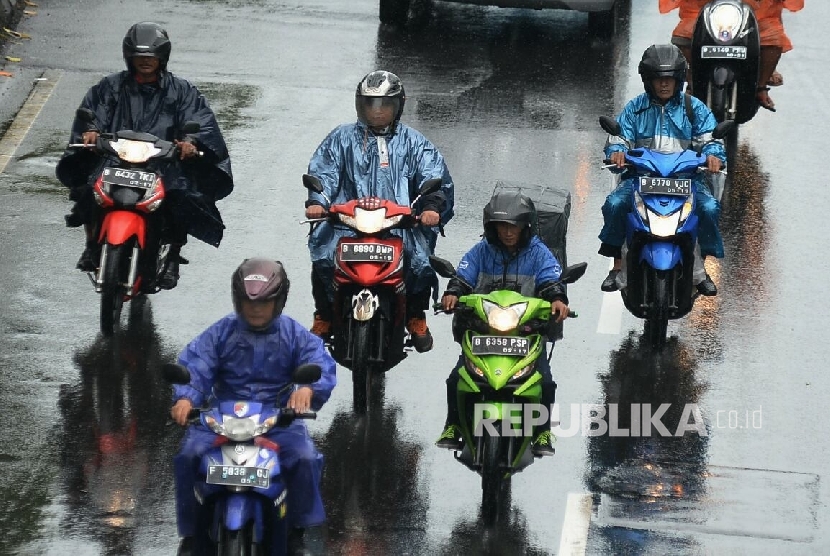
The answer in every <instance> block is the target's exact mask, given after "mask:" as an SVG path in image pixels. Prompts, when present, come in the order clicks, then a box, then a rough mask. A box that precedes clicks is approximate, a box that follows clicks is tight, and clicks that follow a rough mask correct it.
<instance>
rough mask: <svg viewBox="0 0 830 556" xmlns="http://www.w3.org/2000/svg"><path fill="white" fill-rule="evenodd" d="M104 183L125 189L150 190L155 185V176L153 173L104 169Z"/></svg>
mask: <svg viewBox="0 0 830 556" xmlns="http://www.w3.org/2000/svg"><path fill="white" fill-rule="evenodd" d="M103 178H104V182H105V183H111V184H113V185H123V186H126V187H138V188H141V189H150V188H151V187H153V186H154V185H155V184H156V175H155V174H154V173H153V172H141V171H139V170H126V169H124V168H104V175H103Z"/></svg>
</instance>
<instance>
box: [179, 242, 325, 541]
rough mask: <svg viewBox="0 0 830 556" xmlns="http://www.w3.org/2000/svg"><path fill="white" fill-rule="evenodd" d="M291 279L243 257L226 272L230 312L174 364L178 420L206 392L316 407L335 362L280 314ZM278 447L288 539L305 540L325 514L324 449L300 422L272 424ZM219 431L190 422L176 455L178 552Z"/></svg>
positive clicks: (188, 533)
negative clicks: (311, 378)
mask: <svg viewBox="0 0 830 556" xmlns="http://www.w3.org/2000/svg"><path fill="white" fill-rule="evenodd" d="M289 286H290V283H289V281H288V276H287V275H286V273H285V269H284V268H283V265H282V263H280V262H279V261H273V260H269V259H264V258H251V259H245V261H243V262H242V264H241V265H239V267H238V268H237V269H236V270H235V271H234V273H233V276H232V278H231V292H232V297H233V306H234V311H235V312H234V313H232V314H230V315H228V316H226V317H224V318H222V319H220V320H219V321H217V322H216V323H214V324H212V325H211V326H210V327H208V328H207V330H205V331H204V332H202V333H201V334H200V335H199V336H197V337H196V338H195V339H194V340H193V341H191V342H190V343H189V344H188V345H187V347H186V348H185V349H184V350H183V351H182V353H181V355H180V356H179V363H180V364H181V365H184V366H185V367H187V368H188V370H189V371H190V377H191V378H190V384H187V385H175V386H174V393H173V401H174V405H173V408H172V409H171V411H170V414H171V416H172V417H173V420H174V421H175V422H176V423H178V424H179V425H185V424H187V416H188V412H189V411H190V410H191V409H192V408H193V407H200V406H203V404H204V402H205V401H206V398H208V396H210V397H211V398H215V399H218V400H254V401H257V402H261V403H266V404H279V405H280V407H288V408H293V409H294V410H296V411H298V412H303V411H307V410H308V409H309V408H311V409H314V410H318V409H320V407H322V405H323V404H324V403H325V402H326V401H327V400H328V399H329V396H330V395H331V391H332V389H333V388H334V386H335V384H336V382H337V380H336V376H335V363H334V360H333V359H332V358H331V356H330V355H329V353H328V351H327V350H326V348H325V346H324V345H323V342H322V341H321V340H320V338H318V337H317V336H314V335H313V334H311V333H309V332H308V331H307V330H306V329H305V328H304V327H303V326H301V325H300V324H299V323H298V322H297V321H295V320H294V319H292V318H290V317H288V316H287V315H283V314H282V311H283V308H284V307H285V302H286V299H287V298H288V290H289ZM312 363H313V364H317V365H319V366H320V367H321V368H322V376H321V378H320V380H318V381H317V382H315V383H314V384H312V385H302V386H297V387H295V388H294V389H293V390H291V393H290V395H288V394H287V393H286V394H282V395H280V392H281V391H283V388H284V387H285V386H286V385H288V384H290V383H291V374H292V372H293V371H294V369H296V368H297V367H299V366H300V365H303V364H312ZM265 436H266V437H267V438H268V439H270V440H272V441H274V442H276V443H277V444H278V445H279V447H280V465H281V466H282V469H283V471H284V474H285V478H286V483H287V487H288V520H289V527H290V538H289V540H290V542H291V544H294V545H295V547H296V546H301V545H302V535H303V531H304V530H305V528H307V527H311V526H315V525H319V524H321V523H322V522H323V521H324V520H325V511H324V509H323V501H322V499H321V496H320V490H319V486H320V474H321V470H322V465H323V462H322V458H323V456H322V455H321V454H319V453H318V452H317V450H316V449H315V448H314V444H313V443H312V441H311V438H310V437H309V435H308V431H307V429H306V427H305V425H304V424H303V422H302V421H299V420H298V421H294V422H293V423H292V424H291V425H290V426H288V427H275V428H273V429H271V431H269V432H268V433H267V434H266V435H265ZM215 439H216V435H215V434H214V433H213V432H211V431H209V430H207V429H206V428H204V426H202V425H201V424H196V425H193V426H190V427H189V428H188V429H187V432H186V434H185V437H184V439H183V440H182V448H181V451H180V452H179V454H178V455H177V456H176V457H175V459H174V470H175V478H176V519H177V522H178V529H179V535H180V536H181V537H182V542H181V545H180V548H179V554H191V552H192V547H193V535H194V534H195V533H196V531H195V528H196V510H197V502H196V498H195V496H194V494H193V486H194V481H195V474H196V469H197V466H198V464H199V459H200V456H201V455H202V454H204V453H205V451H207V450H208V449H209V448H210V447H211V446H212V445H213V442H214V440H215Z"/></svg>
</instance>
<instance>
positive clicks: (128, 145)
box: [110, 139, 161, 163]
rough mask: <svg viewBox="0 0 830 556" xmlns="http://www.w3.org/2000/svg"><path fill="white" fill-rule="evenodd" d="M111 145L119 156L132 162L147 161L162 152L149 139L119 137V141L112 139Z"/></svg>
mask: <svg viewBox="0 0 830 556" xmlns="http://www.w3.org/2000/svg"><path fill="white" fill-rule="evenodd" d="M110 146H111V147H112V148H113V150H114V151H115V152H117V153H118V158H120V159H121V160H126V161H127V162H132V163H140V162H147V161H148V160H149V159H150V158H151V157H153V156H155V155H157V154H158V153H160V152H161V149H158V148H156V146H155V145H154V144H153V143H149V142H147V141H133V140H130V139H119V140H118V141H110Z"/></svg>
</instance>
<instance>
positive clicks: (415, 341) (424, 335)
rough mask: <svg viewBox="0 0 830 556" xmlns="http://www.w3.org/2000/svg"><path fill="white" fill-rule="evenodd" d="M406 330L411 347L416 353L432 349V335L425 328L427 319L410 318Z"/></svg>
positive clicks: (427, 328)
mask: <svg viewBox="0 0 830 556" xmlns="http://www.w3.org/2000/svg"><path fill="white" fill-rule="evenodd" d="M406 329H407V330H408V331H409V335H410V339H411V340H412V346H413V347H414V348H415V351H417V352H418V353H423V352H425V351H429V350H431V349H432V334H431V333H430V331H429V327H428V326H427V319H425V318H423V317H412V318H411V319H409V321H407V323H406Z"/></svg>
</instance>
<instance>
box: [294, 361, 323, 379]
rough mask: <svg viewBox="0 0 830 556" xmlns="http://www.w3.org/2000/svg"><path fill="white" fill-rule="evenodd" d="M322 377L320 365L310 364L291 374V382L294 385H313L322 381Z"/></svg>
mask: <svg viewBox="0 0 830 556" xmlns="http://www.w3.org/2000/svg"><path fill="white" fill-rule="evenodd" d="M321 376H323V369H321V368H320V365H316V364H314V363H309V364H306V365H300V366H299V367H297V368H296V369H294V372H293V373H291V381H292V382H293V383H294V384H312V383H314V382H317V381H318V380H320V377H321Z"/></svg>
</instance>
